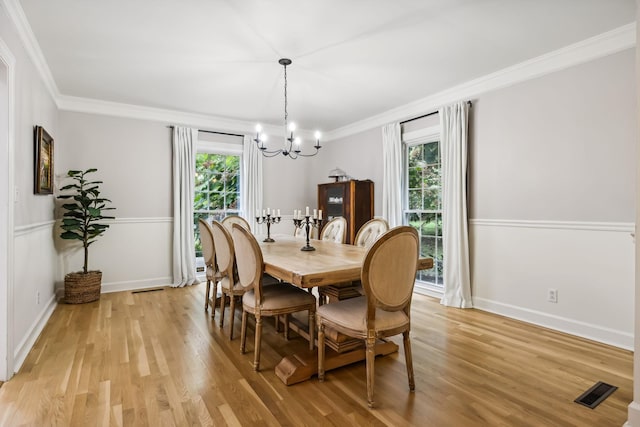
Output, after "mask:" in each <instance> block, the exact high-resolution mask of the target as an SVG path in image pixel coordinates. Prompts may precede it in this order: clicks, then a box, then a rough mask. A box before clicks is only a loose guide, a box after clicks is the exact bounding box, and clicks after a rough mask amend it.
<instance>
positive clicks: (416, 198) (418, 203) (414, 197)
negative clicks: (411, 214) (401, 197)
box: [409, 190, 422, 210]
mask: <svg viewBox="0 0 640 427" xmlns="http://www.w3.org/2000/svg"><path fill="white" fill-rule="evenodd" d="M409 209H411V210H414V209H422V190H409Z"/></svg>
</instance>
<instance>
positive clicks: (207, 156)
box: [193, 153, 240, 257]
mask: <svg viewBox="0 0 640 427" xmlns="http://www.w3.org/2000/svg"><path fill="white" fill-rule="evenodd" d="M239 210H240V156H227V155H223V154H211V153H198V154H197V155H196V177H195V195H194V201H193V212H194V215H193V224H194V233H195V244H196V257H201V256H202V245H201V243H200V232H199V229H198V219H200V218H202V219H204V220H205V221H211V220H216V221H220V220H222V219H223V218H224V217H225V216H227V215H233V214H238V213H239Z"/></svg>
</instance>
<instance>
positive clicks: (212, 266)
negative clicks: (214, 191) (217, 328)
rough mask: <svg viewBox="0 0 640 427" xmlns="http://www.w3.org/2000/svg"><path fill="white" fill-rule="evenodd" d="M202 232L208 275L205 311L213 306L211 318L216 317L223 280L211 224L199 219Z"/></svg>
mask: <svg viewBox="0 0 640 427" xmlns="http://www.w3.org/2000/svg"><path fill="white" fill-rule="evenodd" d="M198 228H199V230H200V244H201V245H202V257H203V258H204V265H205V268H206V274H207V289H206V294H205V300H204V309H205V311H206V310H208V309H209V305H211V317H215V312H216V297H217V296H218V282H219V281H220V279H221V278H222V275H221V274H220V271H219V270H218V265H217V264H216V248H215V246H214V244H213V230H212V229H211V226H210V225H209V223H208V222H207V221H205V220H203V219H202V218H199V219H198ZM212 284H213V297H212V296H211V285H212Z"/></svg>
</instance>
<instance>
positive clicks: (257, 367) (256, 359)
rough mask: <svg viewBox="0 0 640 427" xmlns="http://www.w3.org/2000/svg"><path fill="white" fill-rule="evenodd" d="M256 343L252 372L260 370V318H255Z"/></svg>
mask: <svg viewBox="0 0 640 427" xmlns="http://www.w3.org/2000/svg"><path fill="white" fill-rule="evenodd" d="M255 339H256V342H255V345H254V349H253V354H254V356H253V370H254V371H256V372H257V371H259V370H260V344H261V343H262V316H256V338H255Z"/></svg>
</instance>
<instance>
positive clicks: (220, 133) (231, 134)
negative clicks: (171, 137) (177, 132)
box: [167, 126, 244, 137]
mask: <svg viewBox="0 0 640 427" xmlns="http://www.w3.org/2000/svg"><path fill="white" fill-rule="evenodd" d="M167 127H168V128H169V129H173V128H174V127H175V126H167ZM198 132H204V133H213V134H216V135H229V136H239V137H244V135H240V134H237V133H228V132H218V131H215V130H203V129H198Z"/></svg>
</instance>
